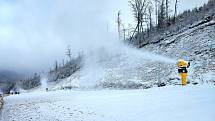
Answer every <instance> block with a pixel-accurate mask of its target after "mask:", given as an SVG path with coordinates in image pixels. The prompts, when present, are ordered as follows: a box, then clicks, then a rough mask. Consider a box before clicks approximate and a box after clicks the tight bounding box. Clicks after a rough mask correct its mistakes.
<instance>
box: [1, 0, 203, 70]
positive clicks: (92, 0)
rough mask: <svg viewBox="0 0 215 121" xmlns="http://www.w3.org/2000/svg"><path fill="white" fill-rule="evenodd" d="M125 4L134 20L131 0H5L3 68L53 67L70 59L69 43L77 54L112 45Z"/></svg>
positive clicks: (124, 14) (128, 16) (127, 14)
mask: <svg viewBox="0 0 215 121" xmlns="http://www.w3.org/2000/svg"><path fill="white" fill-rule="evenodd" d="M182 1H184V2H185V0H181V2H182ZM191 1H193V2H195V1H196V0H195V1H194V0H190V1H187V3H189V2H191ZM204 1H207V0H204ZM196 3H199V4H202V3H201V2H196ZM192 5H193V6H191V4H186V2H185V5H184V6H183V7H180V8H179V9H180V10H183V9H187V8H189V7H191V8H192V7H195V6H197V4H192ZM120 9H121V12H122V19H123V21H124V22H125V23H126V22H127V23H129V22H130V23H132V20H133V19H132V16H131V14H130V12H128V11H130V9H129V6H128V1H127V0H117V1H115V0H11V1H8V0H2V1H0V16H1V17H0V70H14V71H17V72H25V73H26V72H29V73H31V72H40V71H47V70H48V69H49V68H50V67H51V66H52V65H53V64H54V62H55V61H56V60H58V61H59V62H61V61H62V59H66V56H65V52H66V48H67V46H68V45H69V46H70V47H71V50H72V54H73V56H75V55H76V54H77V53H79V52H83V51H85V52H90V51H92V52H93V51H94V50H96V49H100V48H102V47H104V46H106V45H108V46H106V47H108V48H109V47H112V46H113V45H115V44H116V43H118V42H117V41H118V39H117V37H116V15H117V12H118V10H120Z"/></svg>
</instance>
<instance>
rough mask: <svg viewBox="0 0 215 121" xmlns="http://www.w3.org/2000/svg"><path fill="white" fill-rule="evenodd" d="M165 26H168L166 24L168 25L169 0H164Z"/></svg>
mask: <svg viewBox="0 0 215 121" xmlns="http://www.w3.org/2000/svg"><path fill="white" fill-rule="evenodd" d="M165 7H166V11H165V12H166V24H167V26H168V24H169V12H170V11H169V0H166V6H165Z"/></svg>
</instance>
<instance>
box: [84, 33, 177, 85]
mask: <svg viewBox="0 0 215 121" xmlns="http://www.w3.org/2000/svg"><path fill="white" fill-rule="evenodd" d="M105 37H106V39H108V37H107V36H105ZM84 53H85V60H84V67H83V68H82V70H81V73H80V84H81V85H80V87H84V88H91V87H93V86H95V85H96V84H98V83H99V82H100V81H101V80H103V79H105V78H106V77H105V76H106V75H107V70H108V69H110V70H111V69H113V68H115V67H119V71H122V70H131V69H132V68H134V67H138V66H142V64H144V63H147V62H161V63H167V64H175V63H176V60H175V59H171V58H168V57H165V56H161V55H157V54H154V53H151V52H148V51H146V50H140V49H135V48H132V47H129V46H125V45H124V44H122V43H120V41H118V40H117V39H116V38H109V40H105V41H103V42H101V43H96V47H93V48H91V49H88V51H85V52H84ZM121 65H122V66H121ZM120 69H121V70H120ZM116 75H117V74H116ZM108 76H110V75H108Z"/></svg>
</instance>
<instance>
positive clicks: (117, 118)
mask: <svg viewBox="0 0 215 121" xmlns="http://www.w3.org/2000/svg"><path fill="white" fill-rule="evenodd" d="M1 119H2V121H215V86H213V85H197V86H186V87H181V86H167V87H163V88H151V89H147V90H85V91H83V90H82V91H79V90H73V91H68V90H67V91H50V92H41V91H37V92H31V93H23V94H21V95H15V96H8V97H6V98H5V104H4V107H3V110H2V118H1Z"/></svg>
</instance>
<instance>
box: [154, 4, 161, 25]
mask: <svg viewBox="0 0 215 121" xmlns="http://www.w3.org/2000/svg"><path fill="white" fill-rule="evenodd" d="M154 4H155V26H158V13H159V6H160V0H154Z"/></svg>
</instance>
